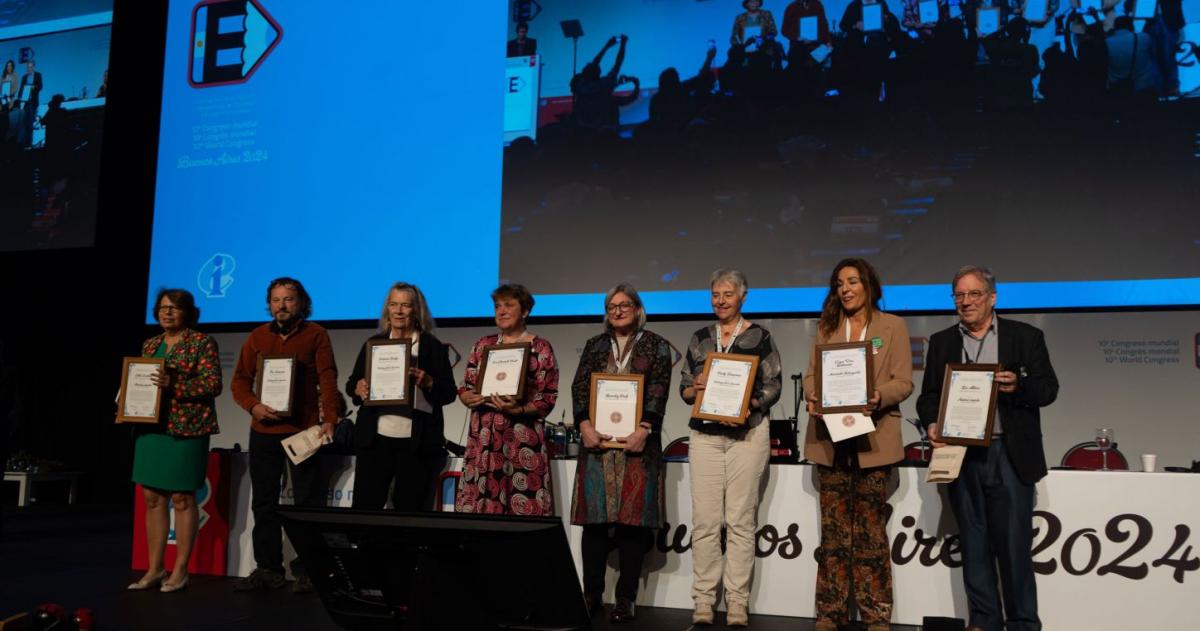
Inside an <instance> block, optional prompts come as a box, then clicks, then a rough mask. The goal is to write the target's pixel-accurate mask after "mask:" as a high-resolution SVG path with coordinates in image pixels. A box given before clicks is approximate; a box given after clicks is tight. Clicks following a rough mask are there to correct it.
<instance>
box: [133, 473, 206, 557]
mask: <svg viewBox="0 0 1200 631" xmlns="http://www.w3.org/2000/svg"><path fill="white" fill-rule="evenodd" d="M196 506H197V508H198V509H199V511H200V529H199V531H198V532H197V533H196V545H195V546H194V547H193V548H192V559H191V561H189V562H188V572H189V573H190V574H210V575H214V576H225V564H226V560H227V556H228V550H229V457H228V456H227V455H226V454H224V453H222V452H217V451H213V452H209V454H208V471H207V472H206V473H205V475H204V488H202V489H200V490H198V491H196ZM168 514H169V515H170V530H169V531H168V532H167V548H166V551H165V553H164V554H163V566H164V567H165V568H166V569H168V570H170V569H171V568H172V567H173V566H174V564H175V511H174V510H173V509H168ZM149 563H150V561H149V553H148V552H147V549H146V501H145V499H144V498H143V497H142V485H140V484H139V485H137V488H135V489H134V500H133V569H135V570H145V569H146V567H147V565H149Z"/></svg>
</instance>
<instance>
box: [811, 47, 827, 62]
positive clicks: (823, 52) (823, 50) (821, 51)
mask: <svg viewBox="0 0 1200 631" xmlns="http://www.w3.org/2000/svg"><path fill="white" fill-rule="evenodd" d="M831 52H833V51H832V50H831V49H830V48H829V47H828V46H826V45H825V44H821V45H820V46H817V47H816V48H814V49H812V52H810V53H809V55H811V56H812V58H813V61H815V62H817V63H818V64H823V63H825V60H826V59H828V58H829V53H831Z"/></svg>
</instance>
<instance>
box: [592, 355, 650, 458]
mask: <svg viewBox="0 0 1200 631" xmlns="http://www.w3.org/2000/svg"><path fill="white" fill-rule="evenodd" d="M645 386H646V377H645V375H614V374H608V373H592V385H591V402H590V404H589V406H588V411H589V416H590V418H591V419H592V426H593V427H595V428H596V432H597V433H599V434H602V435H605V436H612V437H613V438H624V437H626V436H628V435H630V434H632V433H633V430H635V429H637V426H638V422H640V421H641V420H642V392H643V391H644V390H643V389H644V388H645ZM603 446H604V447H610V448H616V449H624V448H625V444H624V443H620V442H617V441H615V440H611V441H604V444H603Z"/></svg>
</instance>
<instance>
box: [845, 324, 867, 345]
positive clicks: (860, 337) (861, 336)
mask: <svg viewBox="0 0 1200 631" xmlns="http://www.w3.org/2000/svg"><path fill="white" fill-rule="evenodd" d="M846 341H847V342H849V341H850V318H846ZM858 341H860V342H865V341H867V327H865V326H864V327H863V330H862V333H860V334H859V335H858Z"/></svg>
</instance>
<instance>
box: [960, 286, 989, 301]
mask: <svg viewBox="0 0 1200 631" xmlns="http://www.w3.org/2000/svg"><path fill="white" fill-rule="evenodd" d="M990 293H992V292H990V291H982V290H979V289H972V290H971V291H957V292H954V293H952V294H950V297H951V298H953V299H954V302H957V303H963V302H966V301H967V299H968V298H969V299H970V300H971V302H976V301H978V300H979V299H980V298H983V297H984V296H986V295H988V294H990Z"/></svg>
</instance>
